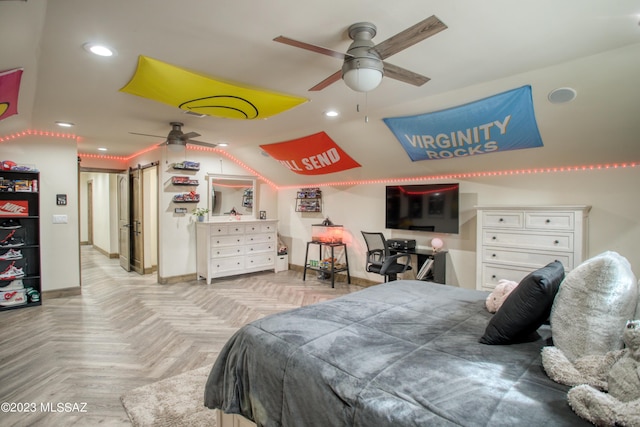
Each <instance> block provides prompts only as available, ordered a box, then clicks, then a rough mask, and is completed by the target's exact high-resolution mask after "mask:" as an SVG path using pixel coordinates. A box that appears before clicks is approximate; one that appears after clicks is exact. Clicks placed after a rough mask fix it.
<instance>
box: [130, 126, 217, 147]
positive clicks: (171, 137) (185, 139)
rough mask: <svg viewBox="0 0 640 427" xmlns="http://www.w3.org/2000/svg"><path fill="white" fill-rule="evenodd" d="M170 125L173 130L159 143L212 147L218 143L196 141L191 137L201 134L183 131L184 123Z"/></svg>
mask: <svg viewBox="0 0 640 427" xmlns="http://www.w3.org/2000/svg"><path fill="white" fill-rule="evenodd" d="M170 125H171V131H170V132H169V134H168V135H167V136H166V140H165V141H164V142H162V143H160V144H158V145H167V146H168V147H186V145H187V144H193V145H201V146H203V147H212V148H213V147H215V146H216V145H217V144H214V143H212V142H202V141H196V140H195V139H191V138H197V137H199V136H200V134H199V133H197V132H188V133H184V132H182V126H184V123H180V122H171V123H170ZM129 133H130V134H132V135H142V136H153V137H154V138H164V136H159V135H149V134H147V133H136V132H129Z"/></svg>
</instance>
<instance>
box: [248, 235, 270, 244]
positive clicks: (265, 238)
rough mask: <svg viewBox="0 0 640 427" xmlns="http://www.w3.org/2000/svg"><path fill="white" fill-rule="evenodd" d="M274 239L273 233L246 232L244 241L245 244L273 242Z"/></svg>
mask: <svg viewBox="0 0 640 427" xmlns="http://www.w3.org/2000/svg"><path fill="white" fill-rule="evenodd" d="M274 240H275V236H274V235H273V234H268V233H261V234H247V235H246V236H245V242H246V243H247V244H250V243H263V242H273V241H274Z"/></svg>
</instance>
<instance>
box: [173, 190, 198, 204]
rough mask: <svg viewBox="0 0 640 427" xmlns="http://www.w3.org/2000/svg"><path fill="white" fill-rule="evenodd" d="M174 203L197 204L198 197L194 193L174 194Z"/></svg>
mask: <svg viewBox="0 0 640 427" xmlns="http://www.w3.org/2000/svg"><path fill="white" fill-rule="evenodd" d="M173 201H174V202H175V203H197V202H199V201H200V195H199V194H198V193H196V192H194V191H190V192H189V193H183V194H176V195H175V196H173Z"/></svg>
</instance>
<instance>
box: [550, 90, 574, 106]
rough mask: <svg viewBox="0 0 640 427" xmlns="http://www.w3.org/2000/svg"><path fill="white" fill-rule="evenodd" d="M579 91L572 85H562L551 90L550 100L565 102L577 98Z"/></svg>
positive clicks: (558, 102) (556, 102)
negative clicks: (571, 86)
mask: <svg viewBox="0 0 640 427" xmlns="http://www.w3.org/2000/svg"><path fill="white" fill-rule="evenodd" d="M576 95H577V92H576V90H575V89H572V88H570V87H560V88H558V89H554V90H552V91H551V92H549V96H548V98H549V102H551V103H552V104H564V103H565V102H571V101H573V100H574V99H575V98H576Z"/></svg>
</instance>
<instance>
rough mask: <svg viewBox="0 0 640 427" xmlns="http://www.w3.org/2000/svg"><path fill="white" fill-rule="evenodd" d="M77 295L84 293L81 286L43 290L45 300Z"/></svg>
mask: <svg viewBox="0 0 640 427" xmlns="http://www.w3.org/2000/svg"><path fill="white" fill-rule="evenodd" d="M76 295H82V289H81V288H80V286H78V287H75V288H63V289H54V290H51V291H42V299H43V300H48V299H54V298H64V297H73V296H76Z"/></svg>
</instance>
